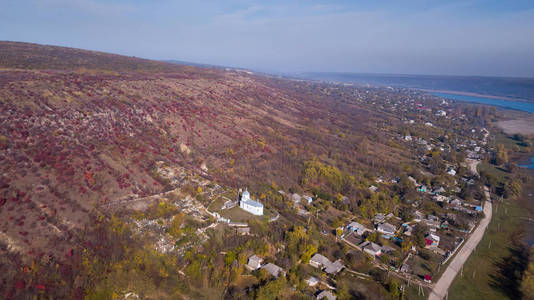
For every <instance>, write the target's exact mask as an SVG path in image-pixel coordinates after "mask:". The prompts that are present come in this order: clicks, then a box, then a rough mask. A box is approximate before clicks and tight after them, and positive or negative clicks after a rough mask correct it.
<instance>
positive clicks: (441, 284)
mask: <svg viewBox="0 0 534 300" xmlns="http://www.w3.org/2000/svg"><path fill="white" fill-rule="evenodd" d="M484 189H485V190H484V193H485V194H486V199H487V200H490V194H489V190H488V188H487V187H484ZM492 212H493V211H492V209H491V202H490V201H485V203H484V215H485V216H484V219H482V220H481V221H480V224H479V225H478V227H477V228H476V229H475V231H473V233H472V234H471V236H470V237H469V239H467V241H466V242H465V244H464V245H463V247H462V248H461V249H460V250H459V251H458V253H457V254H456V256H455V257H454V259H453V260H452V261H451V263H450V264H449V266H448V267H447V270H445V272H444V273H443V275H441V277H440V279H439V280H438V282H436V284H435V285H434V288H433V289H432V292H431V293H430V295H429V297H428V299H429V300H441V299H443V298H445V296H446V295H447V290H448V289H449V287H450V285H451V283H452V281H453V280H454V277H456V274H458V272H459V271H460V269H461V268H462V266H463V265H464V263H465V262H466V261H467V259H468V258H469V255H471V252H473V249H474V248H475V247H476V246H477V245H478V243H479V242H480V240H482V237H483V236H484V232H485V231H486V228H487V227H488V224H489V223H490V221H491V214H492Z"/></svg>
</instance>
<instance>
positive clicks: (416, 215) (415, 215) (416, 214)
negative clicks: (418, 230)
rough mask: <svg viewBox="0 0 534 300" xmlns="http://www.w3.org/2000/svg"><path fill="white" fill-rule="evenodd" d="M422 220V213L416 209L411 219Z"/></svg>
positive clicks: (417, 221)
mask: <svg viewBox="0 0 534 300" xmlns="http://www.w3.org/2000/svg"><path fill="white" fill-rule="evenodd" d="M422 220H423V213H422V212H420V211H418V210H416V211H415V213H414V217H413V221H414V222H416V223H419V222H421V221H422Z"/></svg>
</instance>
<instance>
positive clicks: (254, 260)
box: [245, 254, 263, 271]
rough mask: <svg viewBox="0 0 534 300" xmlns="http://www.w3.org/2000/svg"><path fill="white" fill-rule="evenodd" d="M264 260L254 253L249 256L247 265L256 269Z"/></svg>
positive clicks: (251, 269)
mask: <svg viewBox="0 0 534 300" xmlns="http://www.w3.org/2000/svg"><path fill="white" fill-rule="evenodd" d="M262 262H263V259H262V258H260V257H258V256H256V254H254V255H252V256H251V257H249V258H248V263H247V264H246V265H245V267H246V268H247V269H249V270H250V271H254V270H257V269H259V268H260V267H261V263H262Z"/></svg>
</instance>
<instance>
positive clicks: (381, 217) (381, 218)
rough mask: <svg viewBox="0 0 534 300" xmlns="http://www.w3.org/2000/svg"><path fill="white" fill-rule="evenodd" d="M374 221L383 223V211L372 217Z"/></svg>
mask: <svg viewBox="0 0 534 300" xmlns="http://www.w3.org/2000/svg"><path fill="white" fill-rule="evenodd" d="M374 220H375V223H383V222H385V221H386V216H384V214H383V213H377V214H376V215H375V217H374Z"/></svg>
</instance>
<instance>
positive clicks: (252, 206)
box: [239, 189, 263, 216]
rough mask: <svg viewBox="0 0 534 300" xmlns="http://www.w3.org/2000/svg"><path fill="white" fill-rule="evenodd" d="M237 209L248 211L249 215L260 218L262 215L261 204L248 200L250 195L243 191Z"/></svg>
mask: <svg viewBox="0 0 534 300" xmlns="http://www.w3.org/2000/svg"><path fill="white" fill-rule="evenodd" d="M239 207H241V208H242V209H244V210H246V211H248V212H249V213H251V214H253V215H256V216H262V215H263V204H261V203H259V202H258V201H254V200H252V199H250V193H249V192H248V190H246V189H245V191H244V192H243V194H241V199H239Z"/></svg>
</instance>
